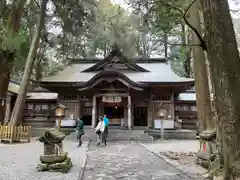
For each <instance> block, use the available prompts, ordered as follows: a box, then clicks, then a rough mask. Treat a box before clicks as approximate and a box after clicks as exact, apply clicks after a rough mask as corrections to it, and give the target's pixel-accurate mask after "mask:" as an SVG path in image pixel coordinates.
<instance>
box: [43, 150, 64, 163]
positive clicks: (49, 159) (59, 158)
mask: <svg viewBox="0 0 240 180" xmlns="http://www.w3.org/2000/svg"><path fill="white" fill-rule="evenodd" d="M67 155H68V153H67V152H65V153H63V154H61V155H41V156H40V161H41V163H46V164H54V163H61V162H64V161H65V160H66V159H67Z"/></svg>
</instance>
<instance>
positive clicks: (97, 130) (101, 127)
mask: <svg viewBox="0 0 240 180" xmlns="http://www.w3.org/2000/svg"><path fill="white" fill-rule="evenodd" d="M104 129H105V125H104V123H103V118H102V117H100V118H99V122H98V124H97V127H96V128H95V133H96V134H97V146H99V145H100V144H101V142H102V133H103V132H104Z"/></svg>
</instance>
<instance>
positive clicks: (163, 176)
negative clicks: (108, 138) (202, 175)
mask: <svg viewBox="0 0 240 180" xmlns="http://www.w3.org/2000/svg"><path fill="white" fill-rule="evenodd" d="M95 146H96V144H94V143H92V144H91V146H90V148H89V151H88V159H87V165H86V168H85V171H84V177H83V180H116V179H121V180H190V178H189V177H188V176H186V175H184V174H182V173H181V172H180V171H179V170H178V169H176V168H174V167H173V166H171V165H169V164H167V163H165V161H163V160H162V159H160V158H158V157H157V156H155V155H153V154H152V153H150V152H149V151H147V150H145V149H144V148H143V147H142V146H140V145H139V144H137V143H135V142H116V143H113V142H111V143H110V142H109V144H108V145H107V147H104V146H101V147H99V148H96V147H95Z"/></svg>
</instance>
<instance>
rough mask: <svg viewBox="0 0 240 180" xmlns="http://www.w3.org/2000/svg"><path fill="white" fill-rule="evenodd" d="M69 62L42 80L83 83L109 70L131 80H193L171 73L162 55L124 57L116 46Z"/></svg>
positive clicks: (160, 81) (177, 81)
mask: <svg viewBox="0 0 240 180" xmlns="http://www.w3.org/2000/svg"><path fill="white" fill-rule="evenodd" d="M71 62H72V63H71V64H70V65H69V66H67V67H65V69H64V70H63V71H62V72H59V74H57V75H55V76H51V77H45V78H44V79H43V80H42V82H44V83H46V82H49V83H50V82H52V83H57V82H61V83H62V82H68V83H71V82H73V83H74V82H75V83H86V82H88V81H90V80H92V79H94V78H95V77H96V76H98V75H99V74H102V72H103V71H107V70H109V69H111V71H114V70H115V71H117V72H118V74H122V77H124V78H127V79H128V80H129V81H132V83H179V82H180V83H181V82H190V83H193V82H194V80H193V79H189V78H184V77H179V76H178V75H177V74H175V73H174V72H173V70H172V68H171V65H170V63H169V61H168V60H167V59H166V58H148V59H143V58H134V59H127V58H126V57H125V56H124V55H123V53H122V52H121V51H120V50H119V49H118V48H116V49H113V50H112V51H111V52H110V53H109V55H108V56H107V57H106V58H104V59H91V60H87V59H81V60H71ZM103 74H104V73H103Z"/></svg>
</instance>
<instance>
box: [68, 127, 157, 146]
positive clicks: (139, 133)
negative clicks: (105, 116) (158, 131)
mask: <svg viewBox="0 0 240 180" xmlns="http://www.w3.org/2000/svg"><path fill="white" fill-rule="evenodd" d="M84 132H85V134H84V136H83V139H89V140H91V141H97V135H96V133H95V132H94V131H93V130H92V129H85V130H84ZM76 137H77V135H76V133H75V132H73V133H71V134H70V135H68V136H67V137H66V140H75V139H76ZM130 140H134V141H140V142H145V143H146V142H153V137H151V136H149V135H148V134H147V133H144V131H143V130H122V129H109V130H108V141H130Z"/></svg>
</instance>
